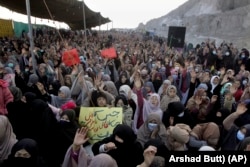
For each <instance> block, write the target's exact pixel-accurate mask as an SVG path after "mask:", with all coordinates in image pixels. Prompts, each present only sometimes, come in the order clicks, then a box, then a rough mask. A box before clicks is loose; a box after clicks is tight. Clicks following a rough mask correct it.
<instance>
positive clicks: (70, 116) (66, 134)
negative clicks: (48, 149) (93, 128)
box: [57, 109, 80, 163]
mask: <svg viewBox="0 0 250 167" xmlns="http://www.w3.org/2000/svg"><path fill="white" fill-rule="evenodd" d="M75 115H76V114H75V111H74V110H70V109H69V110H65V111H63V112H62V114H61V118H60V121H59V131H58V132H59V134H58V135H59V137H58V139H60V140H59V141H58V151H57V152H58V155H57V156H58V157H59V161H60V163H62V162H63V159H64V156H65V153H66V152H67V149H68V148H69V146H70V145H71V144H72V143H73V141H74V137H75V133H76V131H77V129H78V128H79V127H80V126H79V125H78V124H77V122H76V116H75Z"/></svg>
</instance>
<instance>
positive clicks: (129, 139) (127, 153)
mask: <svg viewBox="0 0 250 167" xmlns="http://www.w3.org/2000/svg"><path fill="white" fill-rule="evenodd" d="M92 151H93V153H94V155H97V154H99V153H107V154H109V155H110V156H111V157H112V158H114V159H115V160H116V162H117V164H118V166H119V167H128V166H136V165H138V164H140V163H142V162H143V156H142V155H143V148H142V146H141V144H140V143H139V142H137V141H136V135H135V134H134V131H133V130H132V128H131V127H129V126H127V125H122V124H119V125H117V126H116V127H115V128H114V131H113V134H112V135H111V136H110V137H107V138H105V139H103V140H101V141H99V142H96V143H95V144H94V145H93V147H92Z"/></svg>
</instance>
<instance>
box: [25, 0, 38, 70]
mask: <svg viewBox="0 0 250 167" xmlns="http://www.w3.org/2000/svg"><path fill="white" fill-rule="evenodd" d="M26 11H27V16H28V23H29V38H30V52H31V56H32V66H33V67H32V68H33V71H34V73H35V70H36V67H37V66H36V58H35V55H34V52H33V50H34V43H33V30H32V25H31V17H30V15H31V14H30V1H29V0H26Z"/></svg>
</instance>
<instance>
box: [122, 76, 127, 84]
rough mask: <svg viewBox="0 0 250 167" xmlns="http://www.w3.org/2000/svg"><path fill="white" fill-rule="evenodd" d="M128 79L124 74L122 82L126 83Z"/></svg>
mask: <svg viewBox="0 0 250 167" xmlns="http://www.w3.org/2000/svg"><path fill="white" fill-rule="evenodd" d="M126 80H127V78H126V77H125V76H124V75H123V76H122V77H121V82H122V83H125V82H126Z"/></svg>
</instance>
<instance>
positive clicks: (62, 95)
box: [58, 90, 66, 98]
mask: <svg viewBox="0 0 250 167" xmlns="http://www.w3.org/2000/svg"><path fill="white" fill-rule="evenodd" d="M58 97H60V98H65V97H66V96H65V94H64V93H63V92H61V91H60V90H59V92H58Z"/></svg>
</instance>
